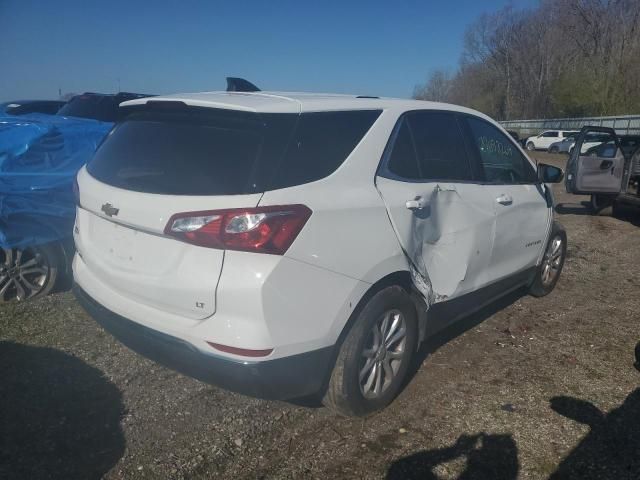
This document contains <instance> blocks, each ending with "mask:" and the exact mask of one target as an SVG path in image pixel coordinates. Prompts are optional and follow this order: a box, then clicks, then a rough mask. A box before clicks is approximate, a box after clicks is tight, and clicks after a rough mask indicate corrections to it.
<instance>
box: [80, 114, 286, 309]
mask: <svg viewBox="0 0 640 480" xmlns="http://www.w3.org/2000/svg"><path fill="white" fill-rule="evenodd" d="M152 110H153V109H152ZM296 118H297V115H294V116H293V117H292V118H290V117H288V116H287V115H283V114H280V115H279V116H278V115H276V114H273V116H269V115H261V116H258V114H253V113H244V112H233V111H216V110H214V109H206V108H205V109H198V108H193V109H187V110H185V111H183V110H180V109H175V108H174V109H168V110H167V111H164V110H161V111H142V112H138V113H134V114H132V115H131V116H130V117H129V118H128V119H127V120H125V121H124V122H123V123H121V124H119V125H118V126H116V128H115V129H114V130H113V131H112V132H111V133H110V134H109V136H108V137H107V139H106V140H105V141H104V143H103V144H102V146H101V147H100V148H99V149H98V151H97V152H96V155H95V157H94V159H93V160H92V161H91V162H90V163H89V164H88V165H87V167H86V168H85V169H83V170H81V172H80V173H79V175H78V184H79V187H80V206H79V208H78V214H77V218H76V228H75V234H74V237H75V241H76V245H77V251H78V253H79V255H80V256H81V258H82V260H83V261H84V263H85V265H86V267H87V269H88V271H89V272H90V274H89V275H88V276H87V278H91V279H94V280H95V281H96V285H97V286H96V287H95V288H98V287H99V286H100V285H103V286H104V287H107V288H110V289H112V290H114V291H116V292H118V293H119V294H120V295H122V296H125V297H130V298H133V299H135V300H136V301H138V302H140V303H144V304H147V305H149V306H151V307H155V308H162V309H163V310H166V311H170V312H173V313H176V314H178V315H181V316H183V317H185V318H190V319H202V318H205V317H208V316H210V315H212V314H213V313H214V312H215V292H216V287H217V283H218V279H219V276H220V273H221V270H222V264H223V260H224V250H220V249H215V248H205V247H201V246H197V245H193V244H189V243H185V242H182V241H180V240H177V239H175V238H171V237H168V236H166V235H164V232H165V229H166V228H167V227H168V222H169V220H170V218H171V217H172V215H175V214H178V213H183V212H192V213H193V215H192V216H194V217H197V213H199V212H200V213H202V217H200V218H202V219H204V220H203V222H205V224H208V223H207V222H209V221H211V225H213V224H214V223H215V222H214V220H215V219H213V220H212V219H211V218H209V217H207V216H206V211H210V210H218V209H228V208H249V207H255V206H256V205H257V204H258V203H259V201H260V198H261V196H262V193H261V192H262V191H263V190H264V181H263V180H262V175H261V174H260V173H259V172H260V170H261V169H262V167H261V166H260V164H259V161H262V160H264V161H266V162H267V164H269V168H268V169H267V170H270V169H272V168H273V163H274V162H273V161H271V160H270V159H269V158H267V157H271V156H273V157H274V158H279V157H280V156H281V155H282V152H283V151H284V148H285V146H286V140H287V139H288V137H289V135H290V133H291V128H292V127H293V125H294V123H295V121H296ZM201 226H202V225H200V227H201ZM183 227H184V228H186V229H187V230H184V231H189V232H190V231H192V230H188V229H189V228H191V227H194V228H198V226H197V225H181V227H180V228H183ZM87 281H89V280H87ZM80 282H82V278H81V279H80ZM81 285H82V283H81Z"/></svg>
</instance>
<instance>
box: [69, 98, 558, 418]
mask: <svg viewBox="0 0 640 480" xmlns="http://www.w3.org/2000/svg"><path fill="white" fill-rule="evenodd" d="M123 108H125V109H126V110H128V111H129V114H128V117H127V118H126V119H125V120H124V121H122V122H121V123H119V124H118V125H117V126H116V127H115V128H114V129H113V130H112V132H111V133H110V134H109V136H108V137H107V138H106V140H105V141H104V143H103V144H102V145H101V146H100V148H99V149H98V151H97V153H96V155H95V157H94V159H93V160H92V161H91V162H89V163H88V165H87V166H86V167H84V168H83V169H82V170H81V171H80V172H79V174H78V177H77V182H78V187H79V189H78V190H79V195H78V208H77V220H76V225H75V230H74V238H75V242H76V247H77V254H76V256H75V259H74V263H73V270H74V278H75V287H74V288H75V292H76V295H77V297H78V299H79V300H80V302H81V304H82V305H83V306H84V307H85V308H86V309H87V310H88V311H89V312H90V313H91V314H92V315H93V317H94V318H95V319H96V320H97V321H98V322H100V323H101V324H102V325H103V326H104V327H105V328H106V329H107V330H109V331H111V332H112V333H113V334H114V335H115V336H116V337H117V338H119V339H120V340H121V341H122V342H123V343H125V344H126V345H129V346H130V347H132V348H133V349H135V350H137V351H139V352H140V353H142V354H144V355H146V356H148V357H149V358H152V359H154V360H156V361H158V362H160V363H163V364H165V365H168V366H170V367H172V368H174V369H176V370H178V371H181V372H184V373H187V374H189V375H192V376H194V377H196V378H199V379H201V380H203V381H207V382H210V383H213V384H217V385H220V386H222V387H225V388H228V389H231V390H234V391H239V392H243V393H246V394H250V395H255V396H258V397H263V398H278V399H288V398H295V397H302V396H307V395H312V394H320V396H321V397H322V398H323V401H324V403H325V404H326V405H328V406H330V407H332V408H333V409H335V410H336V411H338V412H340V413H342V414H345V415H364V414H367V413H369V412H372V411H375V410H378V409H381V408H383V407H384V406H386V405H387V404H389V403H390V402H391V401H392V400H393V398H394V397H395V396H396V394H397V393H398V392H399V390H400V388H401V387H402V385H403V382H404V381H405V377H406V375H407V371H408V369H409V365H410V363H411V362H412V359H413V358H414V355H415V353H416V351H417V349H418V346H419V344H420V343H421V342H422V341H423V340H424V339H425V338H427V337H428V336H429V335H432V334H433V333H434V332H436V331H438V330H440V329H442V328H444V327H446V326H448V325H450V324H451V323H453V322H455V321H456V320H458V319H459V318H461V317H462V316H464V315H466V314H468V313H470V312H472V311H474V310H477V309H479V308H481V307H482V306H483V305H486V304H487V303H488V302H491V301H493V300H494V299H496V298H498V297H501V296H503V295H505V294H506V293H508V292H511V291H513V290H515V289H518V288H522V287H524V288H527V289H528V290H529V292H530V293H531V294H532V295H534V296H542V295H546V294H548V293H549V292H551V290H552V289H553V288H554V286H555V284H556V282H557V280H558V277H559V275H560V271H561V269H562V266H563V262H564V258H565V252H566V235H565V233H564V231H563V229H562V227H560V226H559V225H558V224H557V223H555V222H554V220H553V199H552V196H551V192H550V189H549V187H548V186H547V185H546V183H547V182H558V181H560V180H561V179H562V175H563V173H562V170H560V169H559V168H556V167H552V166H548V165H543V164H540V165H539V166H538V170H537V171H536V165H535V164H534V163H533V162H532V161H531V160H530V159H529V158H528V157H527V156H526V155H525V154H524V152H522V150H521V149H520V147H519V146H518V144H517V143H516V142H515V141H514V140H513V139H512V138H511V137H510V136H509V135H508V134H507V133H506V132H505V131H504V130H503V129H502V128H501V127H500V126H499V125H498V124H497V123H496V122H494V121H493V120H491V119H490V118H488V117H486V116H485V115H483V114H481V113H479V112H476V111H473V110H469V109H467V108H462V107H456V106H452V105H446V104H439V103H430V102H423V101H416V100H396V99H380V98H372V97H355V96H346V95H321V94H299V93H295V94H288V93H266V92H254V93H242V92H236V93H228V92H209V93H196V94H184V95H172V96H166V97H155V98H151V99H146V98H145V99H140V100H133V101H129V102H126V103H124V104H123Z"/></svg>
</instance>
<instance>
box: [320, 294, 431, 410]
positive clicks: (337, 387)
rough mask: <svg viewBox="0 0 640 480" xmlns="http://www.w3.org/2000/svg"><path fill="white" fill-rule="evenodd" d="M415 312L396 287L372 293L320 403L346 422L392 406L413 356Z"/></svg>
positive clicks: (339, 355) (411, 304)
mask: <svg viewBox="0 0 640 480" xmlns="http://www.w3.org/2000/svg"><path fill="white" fill-rule="evenodd" d="M417 342H418V325H417V318H416V312H415V307H414V304H413V301H412V300H411V298H410V297H409V295H408V294H407V293H406V292H405V291H404V290H403V289H402V288H401V287H399V286H391V287H387V288H385V289H383V290H381V291H379V292H378V293H376V294H375V295H374V296H373V297H372V298H371V299H370V300H369V301H368V302H367V304H366V305H365V306H364V308H363V309H362V310H361V311H360V312H359V313H358V314H357V317H356V318H355V321H354V324H353V326H352V328H351V330H350V331H349V333H348V334H347V336H346V338H345V339H344V342H343V343H342V345H341V347H340V352H339V354H338V358H337V359H336V363H335V365H334V367H333V371H332V373H331V378H330V380H329V385H328V387H327V391H326V392H325V395H324V398H323V400H322V401H323V403H324V404H325V405H326V406H327V407H329V408H331V409H332V410H334V411H336V412H337V413H339V414H341V415H345V416H363V415H367V414H369V413H372V412H375V411H376V410H381V409H382V408H384V407H386V406H387V405H388V404H389V403H391V402H392V401H393V399H394V398H395V396H396V395H397V394H398V392H399V391H400V389H401V388H402V386H403V383H404V380H405V377H406V375H407V371H408V369H409V365H410V363H411V361H412V358H413V355H414V353H415V351H416V347H417Z"/></svg>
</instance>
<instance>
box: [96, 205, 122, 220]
mask: <svg viewBox="0 0 640 480" xmlns="http://www.w3.org/2000/svg"><path fill="white" fill-rule="evenodd" d="M100 210H102V211H103V212H104V213H105V215H107V216H109V217H113V216H116V215H118V212H119V211H120V209H119V208H116V207H114V206H113V205H111V204H110V203H105V204H104V205H102V208H101V209H100Z"/></svg>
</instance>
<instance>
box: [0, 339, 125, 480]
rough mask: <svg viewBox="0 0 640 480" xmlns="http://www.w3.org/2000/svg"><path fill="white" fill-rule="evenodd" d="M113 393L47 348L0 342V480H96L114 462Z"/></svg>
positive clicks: (118, 434)
mask: <svg viewBox="0 0 640 480" xmlns="http://www.w3.org/2000/svg"><path fill="white" fill-rule="evenodd" d="M123 413H124V407H123V404H122V395H121V393H120V391H119V390H118V389H117V388H116V386H115V385H113V384H112V383H111V382H110V381H109V380H107V379H106V378H105V377H104V376H103V374H102V372H100V371H99V370H97V369H95V368H93V367H91V366H89V365H87V364H86V363H84V362H83V361H81V360H79V359H77V358H75V357H72V356H70V355H67V354H66V353H63V352H61V351H58V350H54V349H51V348H40V347H31V346H26V345H20V344H17V343H12V342H0V478H3V479H26V478H29V479H43V478H64V479H98V478H101V477H102V476H103V475H104V474H105V473H106V472H107V471H109V470H110V469H111V468H112V467H113V466H114V465H115V464H116V463H117V461H118V460H119V459H120V457H122V455H123V453H124V448H125V440H124V436H123V433H122V430H121V428H120V418H121V417H122V414H123Z"/></svg>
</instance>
